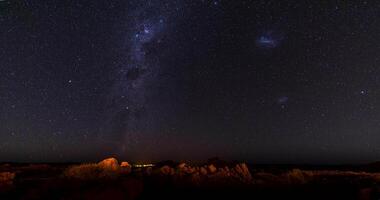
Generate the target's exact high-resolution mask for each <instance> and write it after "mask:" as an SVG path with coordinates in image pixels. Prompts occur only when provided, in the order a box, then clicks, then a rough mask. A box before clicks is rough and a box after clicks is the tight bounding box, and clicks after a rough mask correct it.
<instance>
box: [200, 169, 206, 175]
mask: <svg viewBox="0 0 380 200" xmlns="http://www.w3.org/2000/svg"><path fill="white" fill-rule="evenodd" d="M199 171H200V173H201V175H203V176H205V175H207V169H206V168H204V167H201V168H200V170H199Z"/></svg>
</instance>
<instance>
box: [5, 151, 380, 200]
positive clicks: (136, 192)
mask: <svg viewBox="0 0 380 200" xmlns="http://www.w3.org/2000/svg"><path fill="white" fill-rule="evenodd" d="M377 166H378V164H377V163H375V164H370V165H360V166H311V165H299V166H296V165H255V164H246V163H241V162H226V161H221V160H218V159H210V160H208V161H207V162H204V163H203V164H196V165H195V164H193V165H191V164H188V163H185V162H174V161H165V162H159V163H154V164H131V163H128V162H126V161H118V160H116V159H115V158H108V159H105V160H103V161H100V162H98V163H83V164H80V163H79V164H78V163H70V164H20V163H18V164H16V163H3V164H1V165H0V199H153V198H154V199H238V198H244V199H361V200H367V199H379V198H380V187H379V183H380V172H376V171H377V169H380V168H378V167H377Z"/></svg>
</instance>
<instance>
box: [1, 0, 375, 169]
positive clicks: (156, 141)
mask: <svg viewBox="0 0 380 200" xmlns="http://www.w3.org/2000/svg"><path fill="white" fill-rule="evenodd" d="M379 19H380V3H376V2H367V1H355V2H347V1H334V2H329V3H326V2H325V3H320V2H317V1H310V2H309V1H304V2H299V1H269V0H263V1H247V0H241V1H240V0H239V1H225V0H194V1H193V0H192V1H190V0H189V1H187V0H172V1H169V0H164V1H159V0H144V1H142V0H131V1H116V0H109V1H98V0H92V1H82V0H76V1H65V0H52V1H48V2H42V1H38V0H30V1H26V0H23V1H21V0H16V1H10V0H5V1H0V161H49V162H50V161H54V162H56V161H61V162H64V161H91V160H99V159H102V158H103V157H105V156H111V155H114V156H117V157H119V158H123V159H128V160H135V161H151V160H167V159H179V160H184V159H185V160H186V159H188V160H202V159H207V158H209V157H214V156H219V157H221V158H224V159H227V160H233V159H234V160H235V159H237V160H247V161H250V162H260V163H357V162H370V161H377V160H380V146H379V145H378V144H379V141H380V134H379V133H380V101H379V98H380V91H379V84H380V78H379V76H380V68H379V64H380V60H379V59H380V45H379V44H380V21H379Z"/></svg>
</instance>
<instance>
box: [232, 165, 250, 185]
mask: <svg viewBox="0 0 380 200" xmlns="http://www.w3.org/2000/svg"><path fill="white" fill-rule="evenodd" d="M234 171H235V172H236V174H237V175H238V176H239V178H240V179H241V180H242V181H246V182H250V181H251V180H252V175H251V173H250V172H249V169H248V167H247V165H246V164H245V163H241V164H237V165H236V166H235V168H234Z"/></svg>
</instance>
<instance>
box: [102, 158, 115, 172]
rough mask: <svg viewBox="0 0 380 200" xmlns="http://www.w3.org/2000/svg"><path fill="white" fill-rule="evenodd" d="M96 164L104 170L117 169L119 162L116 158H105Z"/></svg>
mask: <svg viewBox="0 0 380 200" xmlns="http://www.w3.org/2000/svg"><path fill="white" fill-rule="evenodd" d="M98 166H99V167H100V168H102V169H104V170H112V171H116V170H119V163H118V161H117V160H116V158H107V159H104V160H102V161H101V162H99V163H98Z"/></svg>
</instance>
